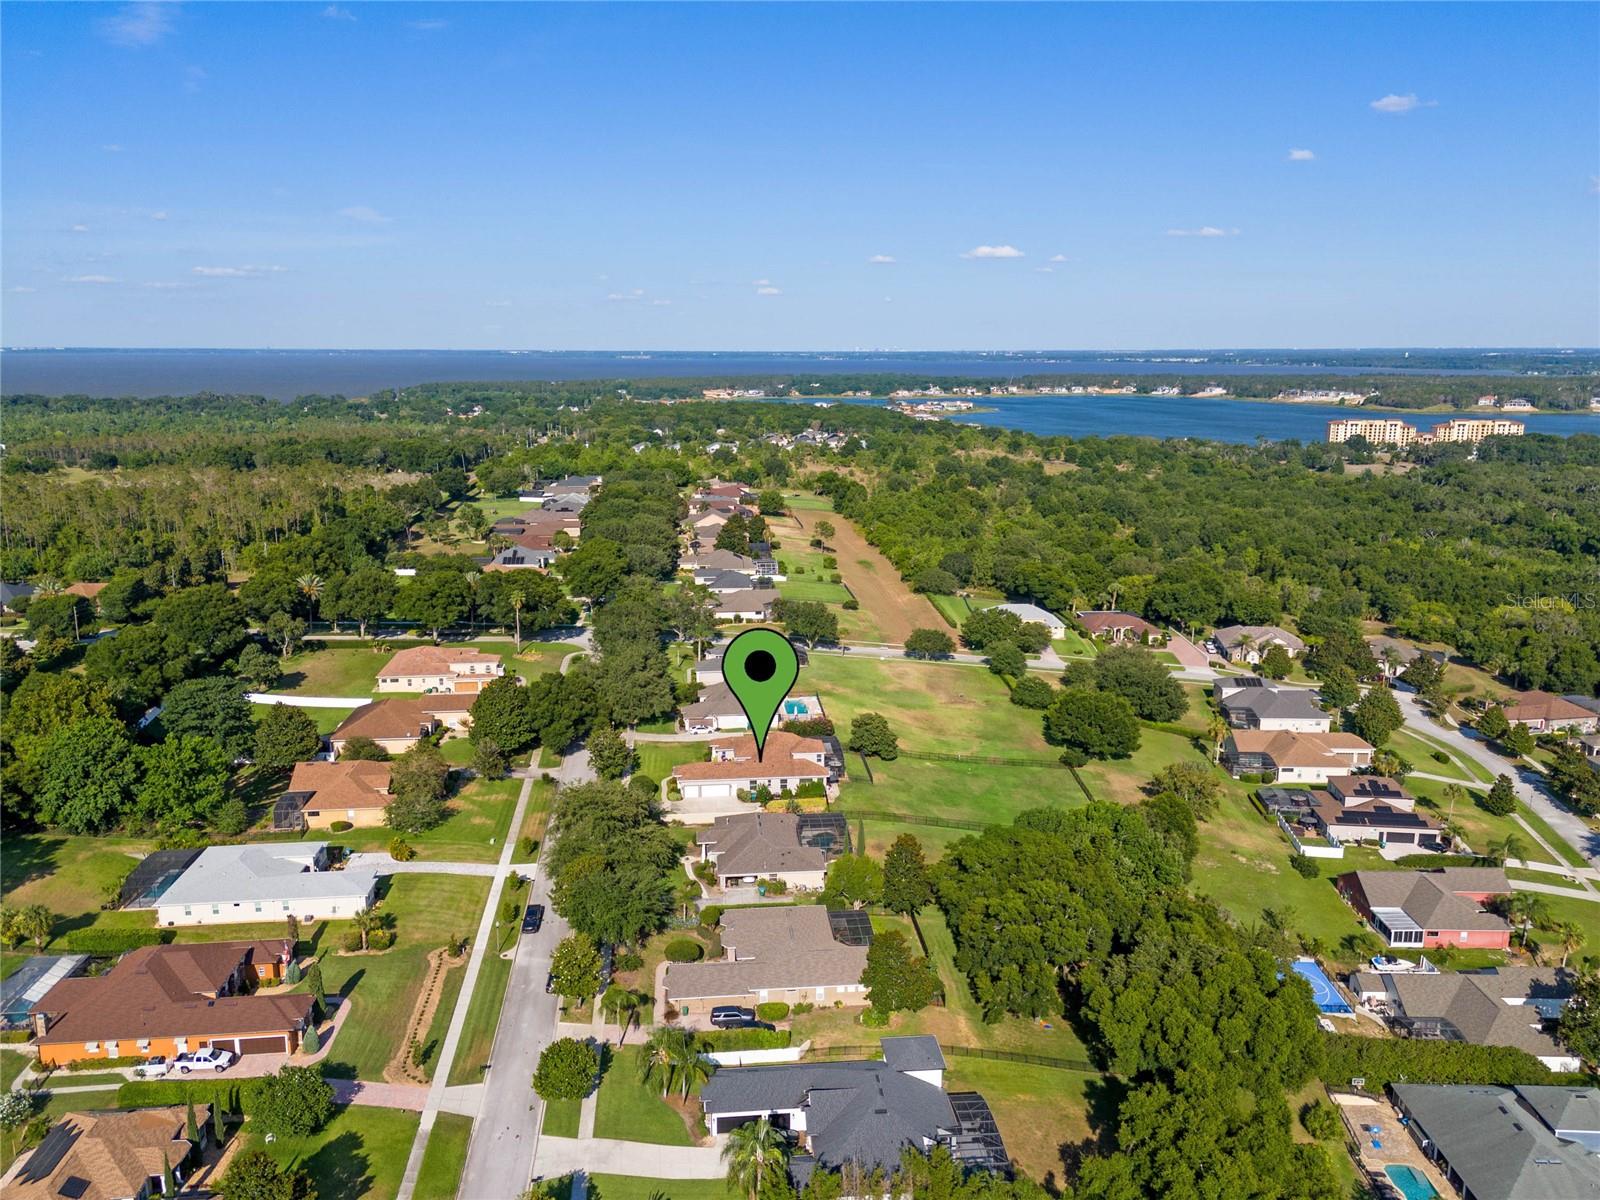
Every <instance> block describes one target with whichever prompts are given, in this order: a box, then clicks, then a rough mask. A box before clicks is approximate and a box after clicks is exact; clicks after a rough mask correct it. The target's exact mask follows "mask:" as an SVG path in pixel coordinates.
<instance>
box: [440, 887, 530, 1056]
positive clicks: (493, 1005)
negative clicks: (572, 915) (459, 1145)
mask: <svg viewBox="0 0 1600 1200" xmlns="http://www.w3.org/2000/svg"><path fill="white" fill-rule="evenodd" d="M508 899H515V900H516V901H517V903H518V904H519V905H522V904H525V903H527V899H528V885H527V884H525V883H520V882H518V880H517V878H516V877H515V876H513V877H511V878H509V879H507V880H506V881H505V883H504V884H503V885H502V886H501V889H500V902H501V903H502V904H504V903H505V901H506V900H508ZM521 928H522V926H521V925H520V923H518V924H512V925H509V926H507V927H505V928H503V929H502V928H500V926H499V924H498V918H497V924H496V927H495V935H494V936H495V938H496V941H495V943H494V944H493V945H491V946H490V947H489V949H488V951H487V953H486V954H485V956H484V960H483V966H482V967H480V968H479V969H478V982H477V984H476V985H475V986H474V987H473V989H472V996H471V998H470V999H469V1000H468V1001H467V1015H466V1019H465V1023H464V1024H463V1025H462V1028H461V1041H460V1042H459V1043H458V1044H457V1046H456V1056H455V1060H454V1061H453V1062H452V1063H451V1064H450V1078H449V1080H448V1081H447V1082H448V1083H450V1084H451V1085H452V1086H453V1085H455V1084H458V1083H482V1082H483V1071H484V1068H485V1067H487V1066H488V1065H489V1055H490V1052H491V1051H492V1050H493V1049H494V1031H495V1028H496V1027H497V1026H498V1025H499V1024H500V1011H501V1009H502V1008H503V1007H504V1005H505V1001H506V985H507V984H508V983H510V982H511V960H510V959H508V958H502V957H500V956H501V954H502V953H503V952H505V951H506V950H509V949H510V948H511V946H512V944H513V942H514V941H515V940H516V938H517V936H518V935H519V932H520V930H521ZM440 1007H441V1009H442V1008H443V1005H441V1006H440Z"/></svg>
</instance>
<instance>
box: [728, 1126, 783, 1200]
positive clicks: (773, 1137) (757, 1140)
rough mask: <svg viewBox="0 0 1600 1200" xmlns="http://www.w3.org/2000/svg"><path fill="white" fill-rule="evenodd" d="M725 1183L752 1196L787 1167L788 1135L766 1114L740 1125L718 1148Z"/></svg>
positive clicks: (751, 1197) (778, 1177) (753, 1197)
mask: <svg viewBox="0 0 1600 1200" xmlns="http://www.w3.org/2000/svg"><path fill="white" fill-rule="evenodd" d="M722 1158H723V1161H725V1162H726V1163H727V1164H728V1186H729V1187H730V1188H737V1189H738V1190H739V1191H740V1192H741V1193H743V1194H744V1195H746V1196H749V1197H750V1200H756V1197H757V1196H759V1195H760V1194H761V1192H762V1191H763V1190H765V1188H766V1186H767V1185H768V1184H769V1183H770V1182H771V1181H773V1180H775V1179H780V1178H782V1177H783V1176H784V1175H785V1174H786V1173H787V1171H788V1169H789V1139H788V1137H786V1136H785V1135H784V1132H783V1130H781V1129H779V1128H778V1127H777V1126H775V1125H774V1124H773V1123H772V1122H771V1121H770V1120H768V1119H767V1118H766V1117H762V1118H761V1119H760V1120H759V1121H751V1122H749V1123H748V1124H745V1125H740V1126H739V1127H738V1128H737V1129H735V1130H734V1131H733V1132H732V1133H730V1134H729V1135H728V1144H727V1145H726V1146H724V1147H723V1148H722Z"/></svg>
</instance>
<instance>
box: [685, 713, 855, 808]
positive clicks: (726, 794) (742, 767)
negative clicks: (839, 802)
mask: <svg viewBox="0 0 1600 1200" xmlns="http://www.w3.org/2000/svg"><path fill="white" fill-rule="evenodd" d="M825 752H826V747H824V746H823V744H822V743H821V742H820V741H818V740H817V739H816V738H804V737H797V736H795V735H794V734H792V733H784V732H783V731H782V730H781V729H776V730H773V731H772V732H771V733H769V734H768V735H767V742H766V753H765V755H763V757H762V758H761V759H760V760H759V761H757V759H756V740H755V738H753V737H750V736H749V735H748V734H747V735H745V736H744V737H737V738H719V739H717V740H716V741H713V742H712V743H711V760H710V761H709V762H697V763H681V764H679V765H678V766H676V767H673V768H672V777H673V778H674V779H675V780H677V781H678V792H679V794H680V795H682V797H683V798H684V799H685V800H736V799H738V794H739V792H741V791H743V792H746V793H754V792H755V790H756V788H758V787H760V786H761V785H762V784H765V785H766V786H767V788H768V789H769V790H770V791H771V792H772V794H773V795H774V796H781V795H783V794H784V793H786V792H793V791H795V790H797V789H798V788H799V787H800V785H801V784H803V783H826V782H827V779H828V768H827V766H826V765H824V762H823V755H824V753H825Z"/></svg>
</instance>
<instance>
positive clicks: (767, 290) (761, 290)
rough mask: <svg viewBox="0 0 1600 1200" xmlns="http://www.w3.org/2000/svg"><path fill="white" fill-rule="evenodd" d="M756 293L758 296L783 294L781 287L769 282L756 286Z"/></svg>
mask: <svg viewBox="0 0 1600 1200" xmlns="http://www.w3.org/2000/svg"><path fill="white" fill-rule="evenodd" d="M756 295H758V296H781V295H783V289H782V288H777V287H773V286H772V285H771V284H770V283H767V284H763V285H762V286H761V287H758V288H757V289H756Z"/></svg>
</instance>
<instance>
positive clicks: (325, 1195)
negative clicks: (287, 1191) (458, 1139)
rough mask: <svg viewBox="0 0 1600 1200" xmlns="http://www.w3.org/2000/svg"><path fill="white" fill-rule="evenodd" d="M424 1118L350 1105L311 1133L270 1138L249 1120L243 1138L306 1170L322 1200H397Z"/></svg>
mask: <svg viewBox="0 0 1600 1200" xmlns="http://www.w3.org/2000/svg"><path fill="white" fill-rule="evenodd" d="M340 1036H341V1037H342V1036H343V1035H342V1034H341V1035H340ZM459 1119H462V1120H464V1119H465V1118H459ZM419 1121H420V1118H419V1116H418V1115H417V1114H416V1113H414V1112H406V1111H404V1110H403V1109H398V1108H373V1107H371V1106H368V1105H358V1104H348V1105H345V1106H344V1107H343V1108H338V1109H335V1110H334V1114H333V1119H332V1120H331V1121H329V1122H328V1123H327V1124H326V1125H324V1126H323V1127H322V1128H321V1129H320V1130H318V1131H317V1132H316V1133H314V1134H311V1135H310V1136H309V1137H280V1138H278V1139H277V1140H276V1141H273V1142H268V1141H267V1140H266V1139H265V1138H264V1137H262V1136H260V1135H259V1134H256V1133H254V1132H252V1131H251V1129H250V1122H248V1121H246V1122H245V1125H244V1128H243V1129H242V1130H241V1131H240V1136H242V1137H243V1138H244V1139H245V1143H244V1145H245V1148H246V1149H250V1150H265V1151H266V1152H267V1153H268V1154H270V1155H272V1157H273V1158H274V1159H276V1160H277V1161H278V1162H280V1163H283V1164H284V1165H286V1166H287V1165H295V1166H299V1167H302V1168H304V1169H305V1170H306V1172H307V1173H308V1174H310V1176H311V1182H312V1185H313V1186H314V1187H315V1189H316V1194H317V1197H318V1200H358V1198H359V1200H392V1198H393V1197H394V1195H395V1193H396V1192H397V1191H399V1189H400V1177H401V1176H402V1175H404V1174H405V1169H406V1158H407V1157H408V1156H409V1155H410V1153H411V1143H412V1141H413V1140H414V1139H415V1138H416V1135H417V1125H418V1124H419ZM436 1128H437V1127H436ZM430 1140H431V1139H430ZM418 1194H419V1195H421V1194H422V1193H421V1192H420V1190H419V1192H418ZM440 1194H443V1193H434V1195H440Z"/></svg>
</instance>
